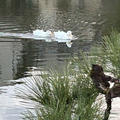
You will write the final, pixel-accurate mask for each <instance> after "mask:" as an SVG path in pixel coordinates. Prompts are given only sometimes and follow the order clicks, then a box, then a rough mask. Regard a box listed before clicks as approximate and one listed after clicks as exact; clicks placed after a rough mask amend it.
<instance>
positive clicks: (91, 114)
mask: <svg viewBox="0 0 120 120" xmlns="http://www.w3.org/2000/svg"><path fill="white" fill-rule="evenodd" d="M93 60H94V57H92V58H91V60H89V59H88V58H87V55H85V54H83V53H82V52H81V58H78V57H76V58H73V59H72V60H71V61H70V62H69V63H68V65H67V66H66V68H65V70H64V73H63V74H61V73H58V72H56V71H50V72H49V74H48V75H42V76H41V77H40V78H38V77H37V78H36V77H34V79H33V80H32V83H28V84H26V85H25V89H27V90H28V91H29V92H28V93H27V94H25V93H23V95H22V96H21V95H20V97H22V98H23V99H27V100H31V101H32V102H33V103H34V104H35V107H34V110H33V111H34V112H33V111H31V110H29V112H28V113H26V114H24V117H25V119H28V120H95V119H97V120H101V114H100V110H99V107H100V106H99V105H98V104H95V99H96V97H97V95H98V93H97V92H96V89H95V88H94V86H93V83H92V80H91V79H90V77H89V72H90V68H91V64H92V63H91V62H93ZM36 106H37V107H36ZM98 111H99V112H98ZM98 113H99V114H98Z"/></svg>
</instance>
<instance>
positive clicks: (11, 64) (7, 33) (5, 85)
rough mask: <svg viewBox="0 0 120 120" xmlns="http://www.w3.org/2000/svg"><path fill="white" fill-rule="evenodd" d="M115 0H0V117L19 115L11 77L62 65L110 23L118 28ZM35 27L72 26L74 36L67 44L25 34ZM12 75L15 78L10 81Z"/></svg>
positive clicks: (64, 28) (17, 117)
mask: <svg viewBox="0 0 120 120" xmlns="http://www.w3.org/2000/svg"><path fill="white" fill-rule="evenodd" d="M119 4H120V1H119V0H115V1H112V0H105V1H104V0H0V120H21V119H22V118H21V117H20V116H21V113H22V112H24V110H25V108H24V106H23V105H22V104H21V102H20V100H19V99H17V98H16V97H15V88H16V87H18V86H19V84H17V80H19V79H22V78H24V77H26V76H29V75H30V74H40V73H39V72H38V71H40V72H44V71H47V69H48V68H50V67H52V68H53V69H58V70H59V71H62V69H63V67H64V65H65V63H66V61H67V60H68V59H69V58H70V57H71V56H73V55H74V54H78V53H79V51H80V50H81V49H82V50H84V51H89V50H90V48H91V46H93V45H94V44H95V43H96V42H97V41H100V40H101V38H102V35H105V34H106V33H109V30H110V29H111V28H116V29H117V30H119V28H120V14H119V11H120V10H119V9H120V7H119ZM37 29H39V30H44V31H47V30H51V29H52V30H54V31H64V32H67V31H72V34H73V35H74V36H76V37H77V39H75V40H72V45H71V47H68V46H67V45H66V43H65V42H58V41H46V39H44V38H42V39H34V36H32V37H31V34H32V33H33V31H35V30H37ZM26 34H27V35H30V36H29V37H26ZM19 36H21V37H19ZM33 70H34V71H35V72H34V73H33V72H31V71H33ZM14 80H15V81H16V84H11V81H14Z"/></svg>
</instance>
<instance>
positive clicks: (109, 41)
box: [102, 31, 120, 77]
mask: <svg viewBox="0 0 120 120" xmlns="http://www.w3.org/2000/svg"><path fill="white" fill-rule="evenodd" d="M102 48H103V50H104V58H105V61H106V63H107V64H109V65H108V67H109V69H110V72H112V73H113V74H114V76H116V77H120V33H118V32H117V31H112V32H111V35H109V36H105V37H103V44H102Z"/></svg>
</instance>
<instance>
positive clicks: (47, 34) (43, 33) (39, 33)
mask: <svg viewBox="0 0 120 120" xmlns="http://www.w3.org/2000/svg"><path fill="white" fill-rule="evenodd" d="M33 35H35V36H38V37H50V36H51V31H43V30H39V29H37V30H35V31H33Z"/></svg>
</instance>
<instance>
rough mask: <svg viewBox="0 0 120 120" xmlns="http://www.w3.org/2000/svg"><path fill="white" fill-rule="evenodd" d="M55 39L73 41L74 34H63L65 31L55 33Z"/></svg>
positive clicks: (69, 32)
mask: <svg viewBox="0 0 120 120" xmlns="http://www.w3.org/2000/svg"><path fill="white" fill-rule="evenodd" d="M54 37H55V38H56V39H66V40H67V39H69V40H71V39H73V35H72V32H71V31H68V32H67V33H66V32H63V31H58V32H54Z"/></svg>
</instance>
